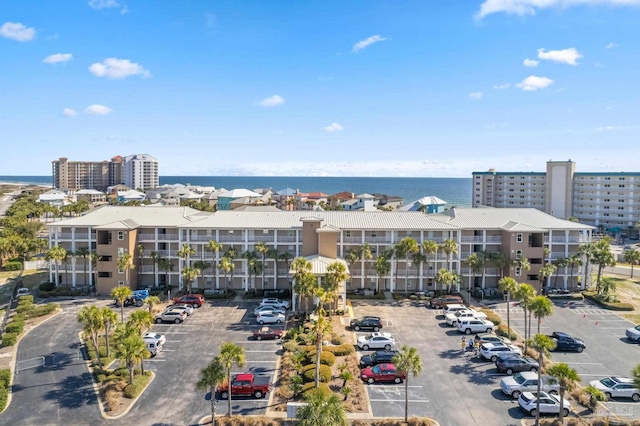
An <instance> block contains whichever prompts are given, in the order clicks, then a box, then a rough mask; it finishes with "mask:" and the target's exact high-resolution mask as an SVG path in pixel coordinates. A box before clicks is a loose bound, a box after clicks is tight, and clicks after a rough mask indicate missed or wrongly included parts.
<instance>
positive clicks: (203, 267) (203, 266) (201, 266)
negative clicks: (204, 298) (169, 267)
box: [193, 260, 211, 287]
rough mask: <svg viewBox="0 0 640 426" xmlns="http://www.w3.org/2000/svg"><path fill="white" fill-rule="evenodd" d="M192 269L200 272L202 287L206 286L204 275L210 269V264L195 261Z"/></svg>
mask: <svg viewBox="0 0 640 426" xmlns="http://www.w3.org/2000/svg"><path fill="white" fill-rule="evenodd" d="M193 267H194V268H196V269H197V270H198V271H200V278H202V286H203V287H204V286H205V284H206V281H205V280H204V273H205V271H206V270H207V269H209V268H210V267H211V264H210V263H209V262H205V261H204V260H196V261H195V262H193ZM198 287H199V285H198Z"/></svg>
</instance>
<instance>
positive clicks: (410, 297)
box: [409, 294, 418, 300]
mask: <svg viewBox="0 0 640 426" xmlns="http://www.w3.org/2000/svg"><path fill="white" fill-rule="evenodd" d="M409 300H418V296H416V295H415V294H412V295H411V296H409Z"/></svg>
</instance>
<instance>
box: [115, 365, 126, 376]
mask: <svg viewBox="0 0 640 426" xmlns="http://www.w3.org/2000/svg"><path fill="white" fill-rule="evenodd" d="M113 374H115V375H116V376H119V377H129V369H128V368H127V367H120V368H118V369H117V370H114V371H113Z"/></svg>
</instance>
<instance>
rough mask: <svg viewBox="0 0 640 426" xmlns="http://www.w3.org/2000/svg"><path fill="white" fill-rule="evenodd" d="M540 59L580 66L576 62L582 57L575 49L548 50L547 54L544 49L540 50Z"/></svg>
mask: <svg viewBox="0 0 640 426" xmlns="http://www.w3.org/2000/svg"><path fill="white" fill-rule="evenodd" d="M538 58H539V59H546V60H549V61H553V62H560V63H563V64H569V65H578V62H576V61H577V60H578V59H580V58H582V55H581V54H580V53H579V52H578V51H577V50H576V48H575V47H570V48H569V49H562V50H548V51H546V52H545V50H544V49H538Z"/></svg>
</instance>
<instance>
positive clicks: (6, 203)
mask: <svg viewBox="0 0 640 426" xmlns="http://www.w3.org/2000/svg"><path fill="white" fill-rule="evenodd" d="M18 195H20V191H19V190H16V191H13V192H11V193H8V194H5V195H3V196H1V197H0V216H4V215H5V213H7V210H8V209H9V207H11V204H13V201H14V197H15V196H18Z"/></svg>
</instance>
